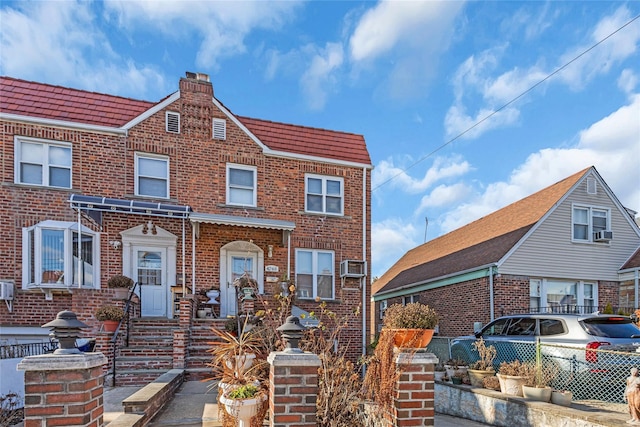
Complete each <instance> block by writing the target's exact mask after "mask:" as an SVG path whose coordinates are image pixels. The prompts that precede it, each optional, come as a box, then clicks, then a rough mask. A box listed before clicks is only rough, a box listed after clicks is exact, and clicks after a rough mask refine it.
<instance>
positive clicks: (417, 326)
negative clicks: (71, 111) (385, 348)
mask: <svg viewBox="0 0 640 427" xmlns="http://www.w3.org/2000/svg"><path fill="white" fill-rule="evenodd" d="M438 320H439V317H438V314H437V313H436V311H435V310H434V309H432V308H431V307H429V306H428V305H426V304H421V303H419V302H413V303H410V304H407V305H401V304H393V305H391V306H390V307H389V308H387V309H386V310H385V313H384V319H383V323H384V329H385V330H386V331H389V332H391V333H393V335H394V339H393V342H394V345H395V346H396V347H405V348H424V347H426V346H427V344H429V342H430V341H431V338H432V337H433V328H435V326H436V325H437V324H438Z"/></svg>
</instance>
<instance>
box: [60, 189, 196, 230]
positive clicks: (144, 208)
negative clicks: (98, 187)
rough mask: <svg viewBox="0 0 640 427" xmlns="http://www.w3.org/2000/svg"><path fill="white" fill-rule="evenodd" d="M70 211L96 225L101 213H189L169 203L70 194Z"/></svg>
mask: <svg viewBox="0 0 640 427" xmlns="http://www.w3.org/2000/svg"><path fill="white" fill-rule="evenodd" d="M69 203H70V204H71V208H72V209H79V210H80V211H84V212H86V213H87V214H88V215H89V216H90V217H91V218H93V219H94V220H95V221H96V222H97V223H99V224H101V223H102V212H113V213H124V214H138V215H151V216H162V217H169V218H179V219H182V218H187V217H188V216H189V213H190V212H191V208H190V207H189V206H181V205H172V204H169V203H154V202H145V201H142V200H125V199H111V198H108V197H99V196H85V195H82V194H72V195H71V197H70V198H69Z"/></svg>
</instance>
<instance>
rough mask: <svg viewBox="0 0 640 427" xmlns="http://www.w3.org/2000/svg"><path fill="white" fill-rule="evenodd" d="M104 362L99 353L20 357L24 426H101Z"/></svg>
mask: <svg viewBox="0 0 640 427" xmlns="http://www.w3.org/2000/svg"><path fill="white" fill-rule="evenodd" d="M105 363H107V358H106V357H105V356H104V355H103V354H102V353H81V354H64V355H56V354H44V355H40V356H29V357H26V358H24V359H23V360H22V361H21V362H20V363H19V364H18V370H20V371H24V392H25V395H24V427H45V426H54V425H56V426H85V427H102V425H103V419H102V416H103V413H104V407H103V399H102V390H103V383H102V380H103V376H102V365H104V364H105Z"/></svg>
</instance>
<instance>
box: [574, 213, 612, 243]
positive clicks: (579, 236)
mask: <svg viewBox="0 0 640 427" xmlns="http://www.w3.org/2000/svg"><path fill="white" fill-rule="evenodd" d="M610 224H611V219H610V211H609V209H604V208H595V207H590V206H578V205H574V206H573V215H572V226H573V231H572V233H573V234H572V237H573V240H574V241H582V242H592V241H593V235H594V234H595V233H597V232H598V231H603V230H611V228H610Z"/></svg>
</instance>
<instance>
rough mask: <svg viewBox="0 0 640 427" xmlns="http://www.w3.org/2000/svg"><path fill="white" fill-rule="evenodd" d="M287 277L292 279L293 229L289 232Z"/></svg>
mask: <svg viewBox="0 0 640 427" xmlns="http://www.w3.org/2000/svg"><path fill="white" fill-rule="evenodd" d="M287 279H288V280H291V231H289V232H288V233H287Z"/></svg>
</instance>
